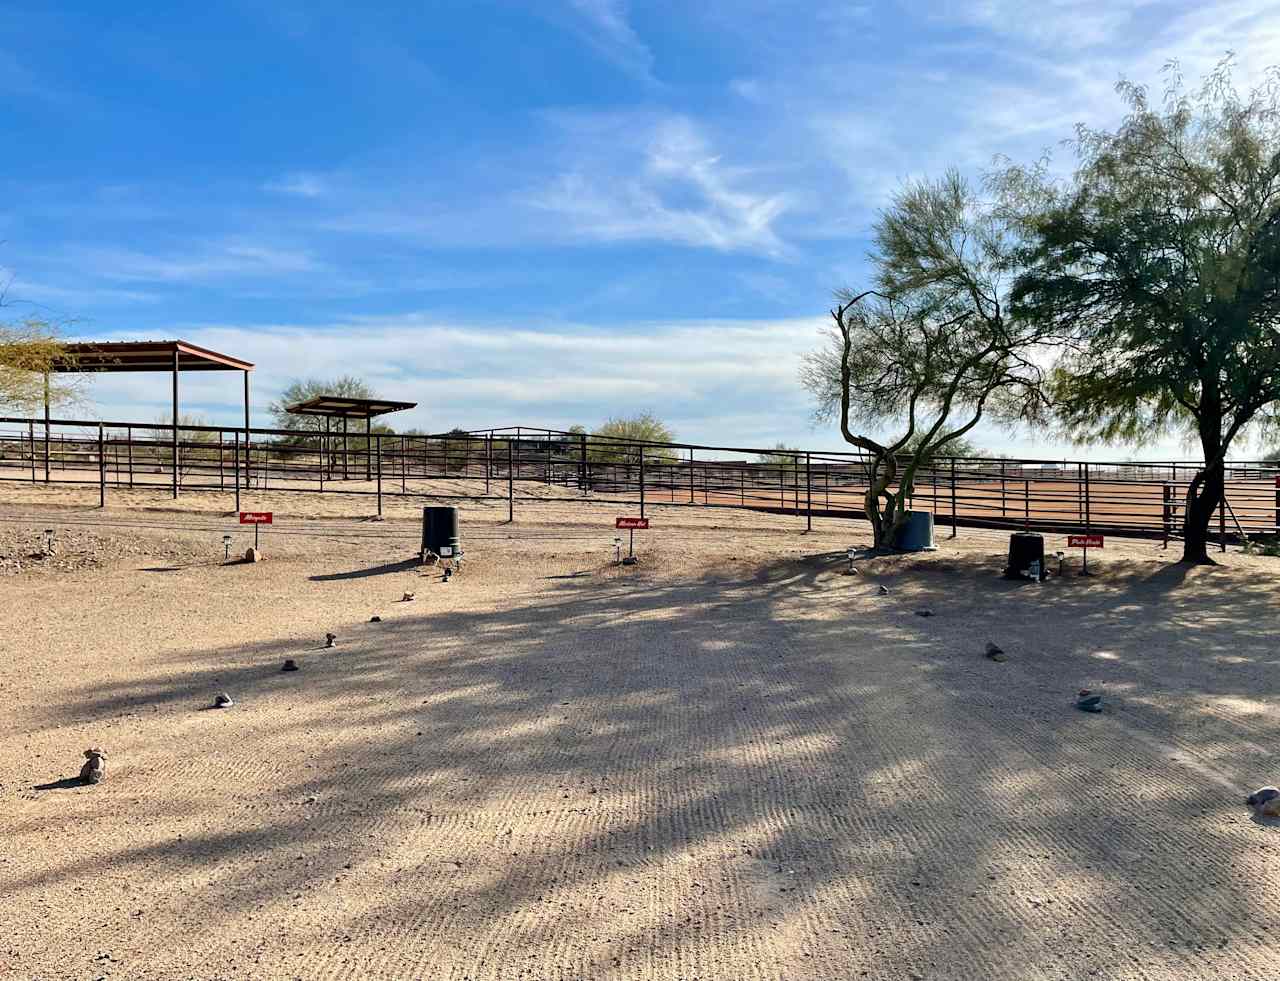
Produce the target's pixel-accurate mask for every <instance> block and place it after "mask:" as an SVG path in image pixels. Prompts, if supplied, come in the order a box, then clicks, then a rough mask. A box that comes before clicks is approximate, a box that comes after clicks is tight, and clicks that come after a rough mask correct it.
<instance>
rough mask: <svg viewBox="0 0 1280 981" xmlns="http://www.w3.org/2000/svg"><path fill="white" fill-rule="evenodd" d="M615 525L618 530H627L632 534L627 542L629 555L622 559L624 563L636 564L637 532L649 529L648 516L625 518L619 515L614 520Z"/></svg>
mask: <svg viewBox="0 0 1280 981" xmlns="http://www.w3.org/2000/svg"><path fill="white" fill-rule="evenodd" d="M613 527H614V528H616V529H617V530H618V531H625V532H627V533H628V535H629V536H630V540H629V541H628V543H627V557H626V558H625V559H623V560H622V564H623V565H635V564H636V532H637V531H648V530H649V519H648V518H625V517H618V518H615V519H614V521H613Z"/></svg>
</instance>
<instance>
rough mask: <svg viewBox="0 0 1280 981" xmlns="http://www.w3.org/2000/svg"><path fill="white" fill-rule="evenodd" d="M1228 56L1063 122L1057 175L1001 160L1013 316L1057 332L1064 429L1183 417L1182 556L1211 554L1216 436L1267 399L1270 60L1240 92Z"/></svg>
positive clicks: (1279, 388)
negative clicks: (1196, 457) (1193, 454)
mask: <svg viewBox="0 0 1280 981" xmlns="http://www.w3.org/2000/svg"><path fill="white" fill-rule="evenodd" d="M1230 68H1231V65H1230V61H1229V60H1228V61H1225V62H1223V63H1222V64H1220V65H1219V66H1218V68H1217V69H1216V70H1215V71H1214V72H1212V73H1211V74H1210V75H1209V76H1208V78H1207V79H1206V80H1205V82H1204V84H1203V86H1202V88H1201V89H1200V90H1199V91H1198V92H1197V93H1195V94H1188V93H1187V92H1186V91H1185V90H1184V88H1183V85H1182V81H1181V79H1180V78H1179V77H1178V75H1177V73H1176V69H1171V73H1170V79H1171V80H1170V85H1169V88H1168V90H1167V91H1166V93H1165V97H1164V101H1163V104H1162V105H1152V103H1151V102H1150V100H1149V99H1148V96H1147V92H1146V90H1145V89H1143V88H1141V87H1140V86H1137V85H1134V84H1132V83H1129V82H1122V83H1121V84H1120V85H1119V86H1118V91H1119V93H1120V96H1121V98H1122V99H1124V101H1125V102H1127V103H1128V106H1129V115H1128V116H1127V117H1126V118H1125V120H1124V121H1123V122H1122V123H1121V125H1120V126H1119V127H1118V128H1117V129H1116V130H1115V131H1114V132H1110V131H1104V130H1093V129H1089V128H1087V127H1084V126H1081V127H1079V128H1078V130H1077V138H1076V141H1075V149H1076V152H1077V154H1078V157H1079V161H1080V162H1079V167H1078V169H1077V170H1076V172H1075V175H1074V178H1073V179H1072V180H1071V182H1070V183H1069V185H1067V186H1066V187H1060V186H1056V185H1053V184H1050V183H1048V182H1047V181H1044V180H1042V179H1040V176H1039V175H1038V174H1037V173H1035V172H1034V171H1028V170H1019V169H1011V171H1010V174H1009V178H1010V180H1009V184H1010V186H1011V187H1014V188H1016V189H1018V190H1020V191H1021V192H1022V193H1023V198H1024V201H1025V202H1027V203H1028V204H1029V205H1030V207H1028V209H1027V212H1028V217H1027V226H1028V228H1029V229H1030V231H1031V234H1032V236H1033V246H1034V247H1033V248H1032V249H1031V250H1030V251H1029V253H1028V256H1027V262H1028V264H1029V268H1028V269H1027V271H1026V273H1025V274H1024V275H1023V276H1022V277H1021V278H1020V280H1019V282H1018V284H1017V287H1016V289H1015V290H1014V293H1013V299H1014V301H1015V302H1016V305H1017V310H1018V313H1019V315H1020V316H1022V317H1024V318H1030V319H1034V320H1035V321H1037V322H1039V323H1041V324H1043V325H1045V326H1046V327H1047V328H1048V329H1052V330H1057V331H1061V332H1062V333H1063V334H1065V335H1068V336H1069V337H1070V338H1071V340H1072V342H1073V343H1072V346H1071V347H1069V348H1068V349H1067V354H1066V356H1065V357H1064V358H1063V359H1062V361H1061V362H1060V363H1059V365H1058V370H1057V371H1056V372H1055V375H1054V385H1053V394H1054V398H1055V401H1056V402H1057V403H1058V405H1059V407H1060V417H1061V419H1062V422H1063V423H1064V425H1065V427H1066V429H1067V431H1068V432H1069V433H1070V434H1071V435H1073V436H1074V437H1075V438H1077V439H1078V440H1080V441H1082V442H1089V441H1113V440H1125V441H1131V442H1137V441H1142V440H1149V439H1151V438H1152V437H1154V436H1156V435H1158V434H1160V433H1163V432H1166V431H1169V430H1177V429H1180V428H1181V429H1183V430H1184V431H1188V430H1189V431H1190V433H1192V434H1194V436H1195V438H1196V439H1198V441H1199V443H1200V447H1201V450H1202V452H1203V458H1204V467H1203V469H1202V470H1200V472H1199V473H1197V474H1196V476H1195V477H1194V478H1193V479H1192V481H1191V482H1190V485H1189V486H1188V488H1187V495H1186V517H1185V523H1184V540H1183V553H1182V561H1184V562H1197V563H1208V562H1211V561H1212V560H1211V559H1210V558H1209V554H1208V534H1209V524H1210V520H1211V518H1212V517H1213V512H1214V511H1215V510H1216V509H1217V508H1218V507H1219V505H1220V504H1221V502H1222V500H1223V494H1224V472H1225V461H1226V457H1227V453H1228V452H1229V451H1230V449H1231V446H1232V444H1233V442H1234V441H1235V439H1236V437H1237V436H1239V435H1240V434H1241V433H1242V432H1244V431H1246V430H1247V429H1248V428H1249V427H1251V426H1262V425H1265V424H1266V423H1269V422H1271V421H1272V420H1273V419H1274V406H1275V404H1276V402H1277V401H1278V400H1280V329H1278V327H1277V325H1278V324H1280V70H1277V69H1273V70H1272V71H1271V72H1270V73H1269V76H1268V80H1267V83H1266V84H1265V85H1264V86H1263V87H1261V88H1259V89H1256V90H1254V91H1253V92H1251V93H1249V94H1248V96H1246V97H1241V96H1240V95H1239V94H1238V93H1237V92H1236V90H1235V88H1234V87H1233V86H1232V84H1231V74H1230Z"/></svg>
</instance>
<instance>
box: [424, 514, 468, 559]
mask: <svg viewBox="0 0 1280 981" xmlns="http://www.w3.org/2000/svg"><path fill="white" fill-rule="evenodd" d="M422 551H423V552H424V553H425V552H434V553H435V554H436V555H438V556H440V557H441V558H442V559H448V558H454V557H456V556H457V555H459V554H460V553H461V552H462V540H461V539H460V538H459V537H458V509H457V508H449V507H428V508H423V509H422Z"/></svg>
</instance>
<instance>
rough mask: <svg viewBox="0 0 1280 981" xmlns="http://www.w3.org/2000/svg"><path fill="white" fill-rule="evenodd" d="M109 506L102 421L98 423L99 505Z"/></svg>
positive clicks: (102, 506) (101, 506)
mask: <svg viewBox="0 0 1280 981" xmlns="http://www.w3.org/2000/svg"><path fill="white" fill-rule="evenodd" d="M106 506H107V454H106V452H105V451H104V449H103V439H102V423H98V507H100V508H105V507H106Z"/></svg>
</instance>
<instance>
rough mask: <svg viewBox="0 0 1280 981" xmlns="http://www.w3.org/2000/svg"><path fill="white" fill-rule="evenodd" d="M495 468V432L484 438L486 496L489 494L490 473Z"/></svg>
mask: <svg viewBox="0 0 1280 981" xmlns="http://www.w3.org/2000/svg"><path fill="white" fill-rule="evenodd" d="M492 470H493V433H489V434H487V435H486V436H485V438H484V496H485V497H488V496H489V474H490V472H491V471H492Z"/></svg>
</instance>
